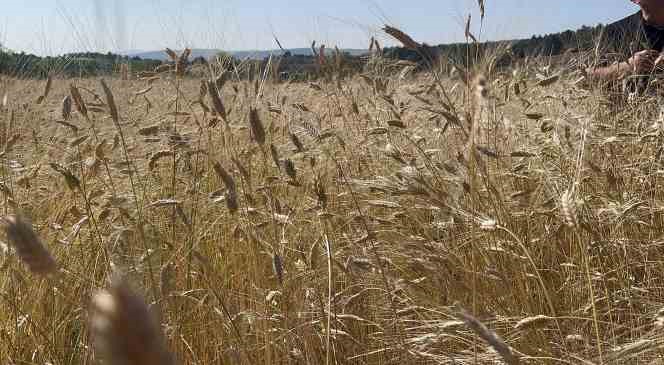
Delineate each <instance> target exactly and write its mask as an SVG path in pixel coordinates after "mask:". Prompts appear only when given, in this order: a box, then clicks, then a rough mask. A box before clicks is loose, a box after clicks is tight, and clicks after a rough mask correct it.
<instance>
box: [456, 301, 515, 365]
mask: <svg viewBox="0 0 664 365" xmlns="http://www.w3.org/2000/svg"><path fill="white" fill-rule="evenodd" d="M458 317H459V319H461V320H463V321H464V323H465V324H466V326H468V328H470V329H471V330H472V331H473V332H475V334H477V335H478V336H480V337H481V338H482V339H483V340H484V341H486V342H487V343H488V344H489V345H490V346H491V347H492V348H493V349H494V350H496V352H497V353H498V354H499V355H500V356H501V357H502V358H503V360H505V362H506V363H507V364H508V365H518V364H519V357H518V356H517V355H515V354H514V353H513V352H512V349H511V348H510V347H509V346H508V345H507V344H506V343H505V342H504V341H503V340H502V339H501V338H500V337H498V335H496V334H495V333H494V332H493V331H491V330H489V329H488V328H487V327H486V326H485V325H484V324H483V323H482V322H480V321H479V320H478V319H477V318H475V317H473V316H471V315H470V314H468V313H466V311H464V310H463V309H462V310H460V311H459V313H458Z"/></svg>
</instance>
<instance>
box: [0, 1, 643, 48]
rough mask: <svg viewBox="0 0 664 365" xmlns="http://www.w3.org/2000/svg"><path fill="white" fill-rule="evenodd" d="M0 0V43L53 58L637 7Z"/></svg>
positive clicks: (610, 13) (421, 36)
mask: <svg viewBox="0 0 664 365" xmlns="http://www.w3.org/2000/svg"><path fill="white" fill-rule="evenodd" d="M485 2H486V16H485V19H484V21H483V22H480V16H479V12H478V6H477V0H415V1H404V0H326V1H319V0H284V1H274V0H253V1H252V0H244V1H243V0H30V1H16V0H0V9H2V12H1V13H0V43H1V44H3V45H4V46H5V47H7V48H9V49H12V50H16V51H25V52H28V53H35V54H38V55H57V54H62V53H68V52H73V51H101V52H108V51H112V52H117V51H128V50H159V49H163V48H164V47H170V48H175V49H181V48H183V47H190V48H214V49H224V50H256V49H274V48H277V45H276V43H275V41H274V37H275V36H276V37H277V38H278V39H279V40H280V42H281V44H282V45H283V47H284V48H299V47H308V46H309V45H310V44H311V42H312V41H314V40H316V41H317V43H318V44H326V45H327V46H328V47H332V46H335V45H336V46H339V47H340V48H367V47H368V45H369V39H370V38H371V37H372V36H375V37H377V39H379V40H381V41H382V44H387V45H390V44H393V41H392V40H390V39H389V38H388V37H387V36H386V35H384V34H383V33H382V32H381V31H380V28H381V26H382V25H383V24H389V25H392V26H396V27H398V28H400V29H402V30H403V31H405V32H407V33H408V34H410V35H411V36H412V37H413V38H415V39H416V40H418V41H420V42H426V43H428V44H440V43H449V42H454V41H461V40H463V39H464V36H463V35H464V24H465V18H466V17H467V16H468V15H469V14H470V15H471V17H472V18H471V19H472V22H471V24H472V31H473V33H474V34H475V35H476V36H478V38H481V39H482V40H501V39H515V38H529V37H531V36H532V35H543V34H547V33H554V32H559V31H563V30H567V29H576V28H578V27H580V26H581V25H595V24H597V23H604V24H607V23H610V22H612V21H615V20H618V19H621V18H622V17H624V16H627V15H629V14H632V13H634V12H635V11H637V10H638V9H637V8H636V7H635V5H634V4H632V3H631V2H629V1H628V0H583V1H580V0H485Z"/></svg>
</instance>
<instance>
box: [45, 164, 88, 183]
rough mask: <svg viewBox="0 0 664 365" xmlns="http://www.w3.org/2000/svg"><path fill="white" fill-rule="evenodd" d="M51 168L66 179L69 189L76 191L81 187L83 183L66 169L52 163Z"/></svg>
mask: <svg viewBox="0 0 664 365" xmlns="http://www.w3.org/2000/svg"><path fill="white" fill-rule="evenodd" d="M49 166H51V168H52V169H53V170H55V171H57V172H58V173H60V174H61V175H62V176H63V177H64V178H65V182H66V183H67V186H68V187H69V189H71V190H76V189H78V188H79V187H80V186H81V182H80V181H79V180H78V178H77V177H76V176H74V174H73V173H72V172H71V171H69V169H67V168H66V167H64V166H62V165H60V164H57V163H55V162H52V163H50V164H49Z"/></svg>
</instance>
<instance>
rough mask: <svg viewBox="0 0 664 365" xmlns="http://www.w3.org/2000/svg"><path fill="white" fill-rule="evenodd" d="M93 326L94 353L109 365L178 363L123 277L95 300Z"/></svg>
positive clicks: (139, 299) (153, 320) (94, 298)
mask: <svg viewBox="0 0 664 365" xmlns="http://www.w3.org/2000/svg"><path fill="white" fill-rule="evenodd" d="M90 324H91V327H92V333H93V336H94V346H95V350H96V351H97V353H98V354H99V355H100V356H101V357H102V358H104V359H105V360H106V361H108V364H111V365H139V364H141V365H143V364H160V365H167V364H168V365H171V364H174V363H175V361H174V359H173V356H172V355H171V353H170V352H169V351H168V350H167V348H166V346H165V342H164V338H163V335H162V333H161V330H160V328H159V324H158V323H157V321H156V320H155V319H154V317H153V316H152V314H151V313H150V311H149V309H148V307H147V305H146V304H145V302H144V301H143V299H142V298H141V297H140V296H138V295H137V294H135V293H134V292H133V291H132V290H131V288H130V287H129V285H128V284H127V282H126V281H125V280H123V279H122V278H120V277H115V278H113V279H112V281H111V285H110V287H109V288H108V289H107V290H104V291H101V292H99V293H97V294H96V295H95V296H94V297H93V299H92V317H91V323H90Z"/></svg>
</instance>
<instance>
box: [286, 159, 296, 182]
mask: <svg viewBox="0 0 664 365" xmlns="http://www.w3.org/2000/svg"><path fill="white" fill-rule="evenodd" d="M283 164H284V171H285V172H286V175H288V177H289V178H291V179H292V180H295V179H296V178H297V171H296V170H295V164H294V163H293V161H292V160H291V159H290V158H287V159H285V160H284V162H283Z"/></svg>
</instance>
